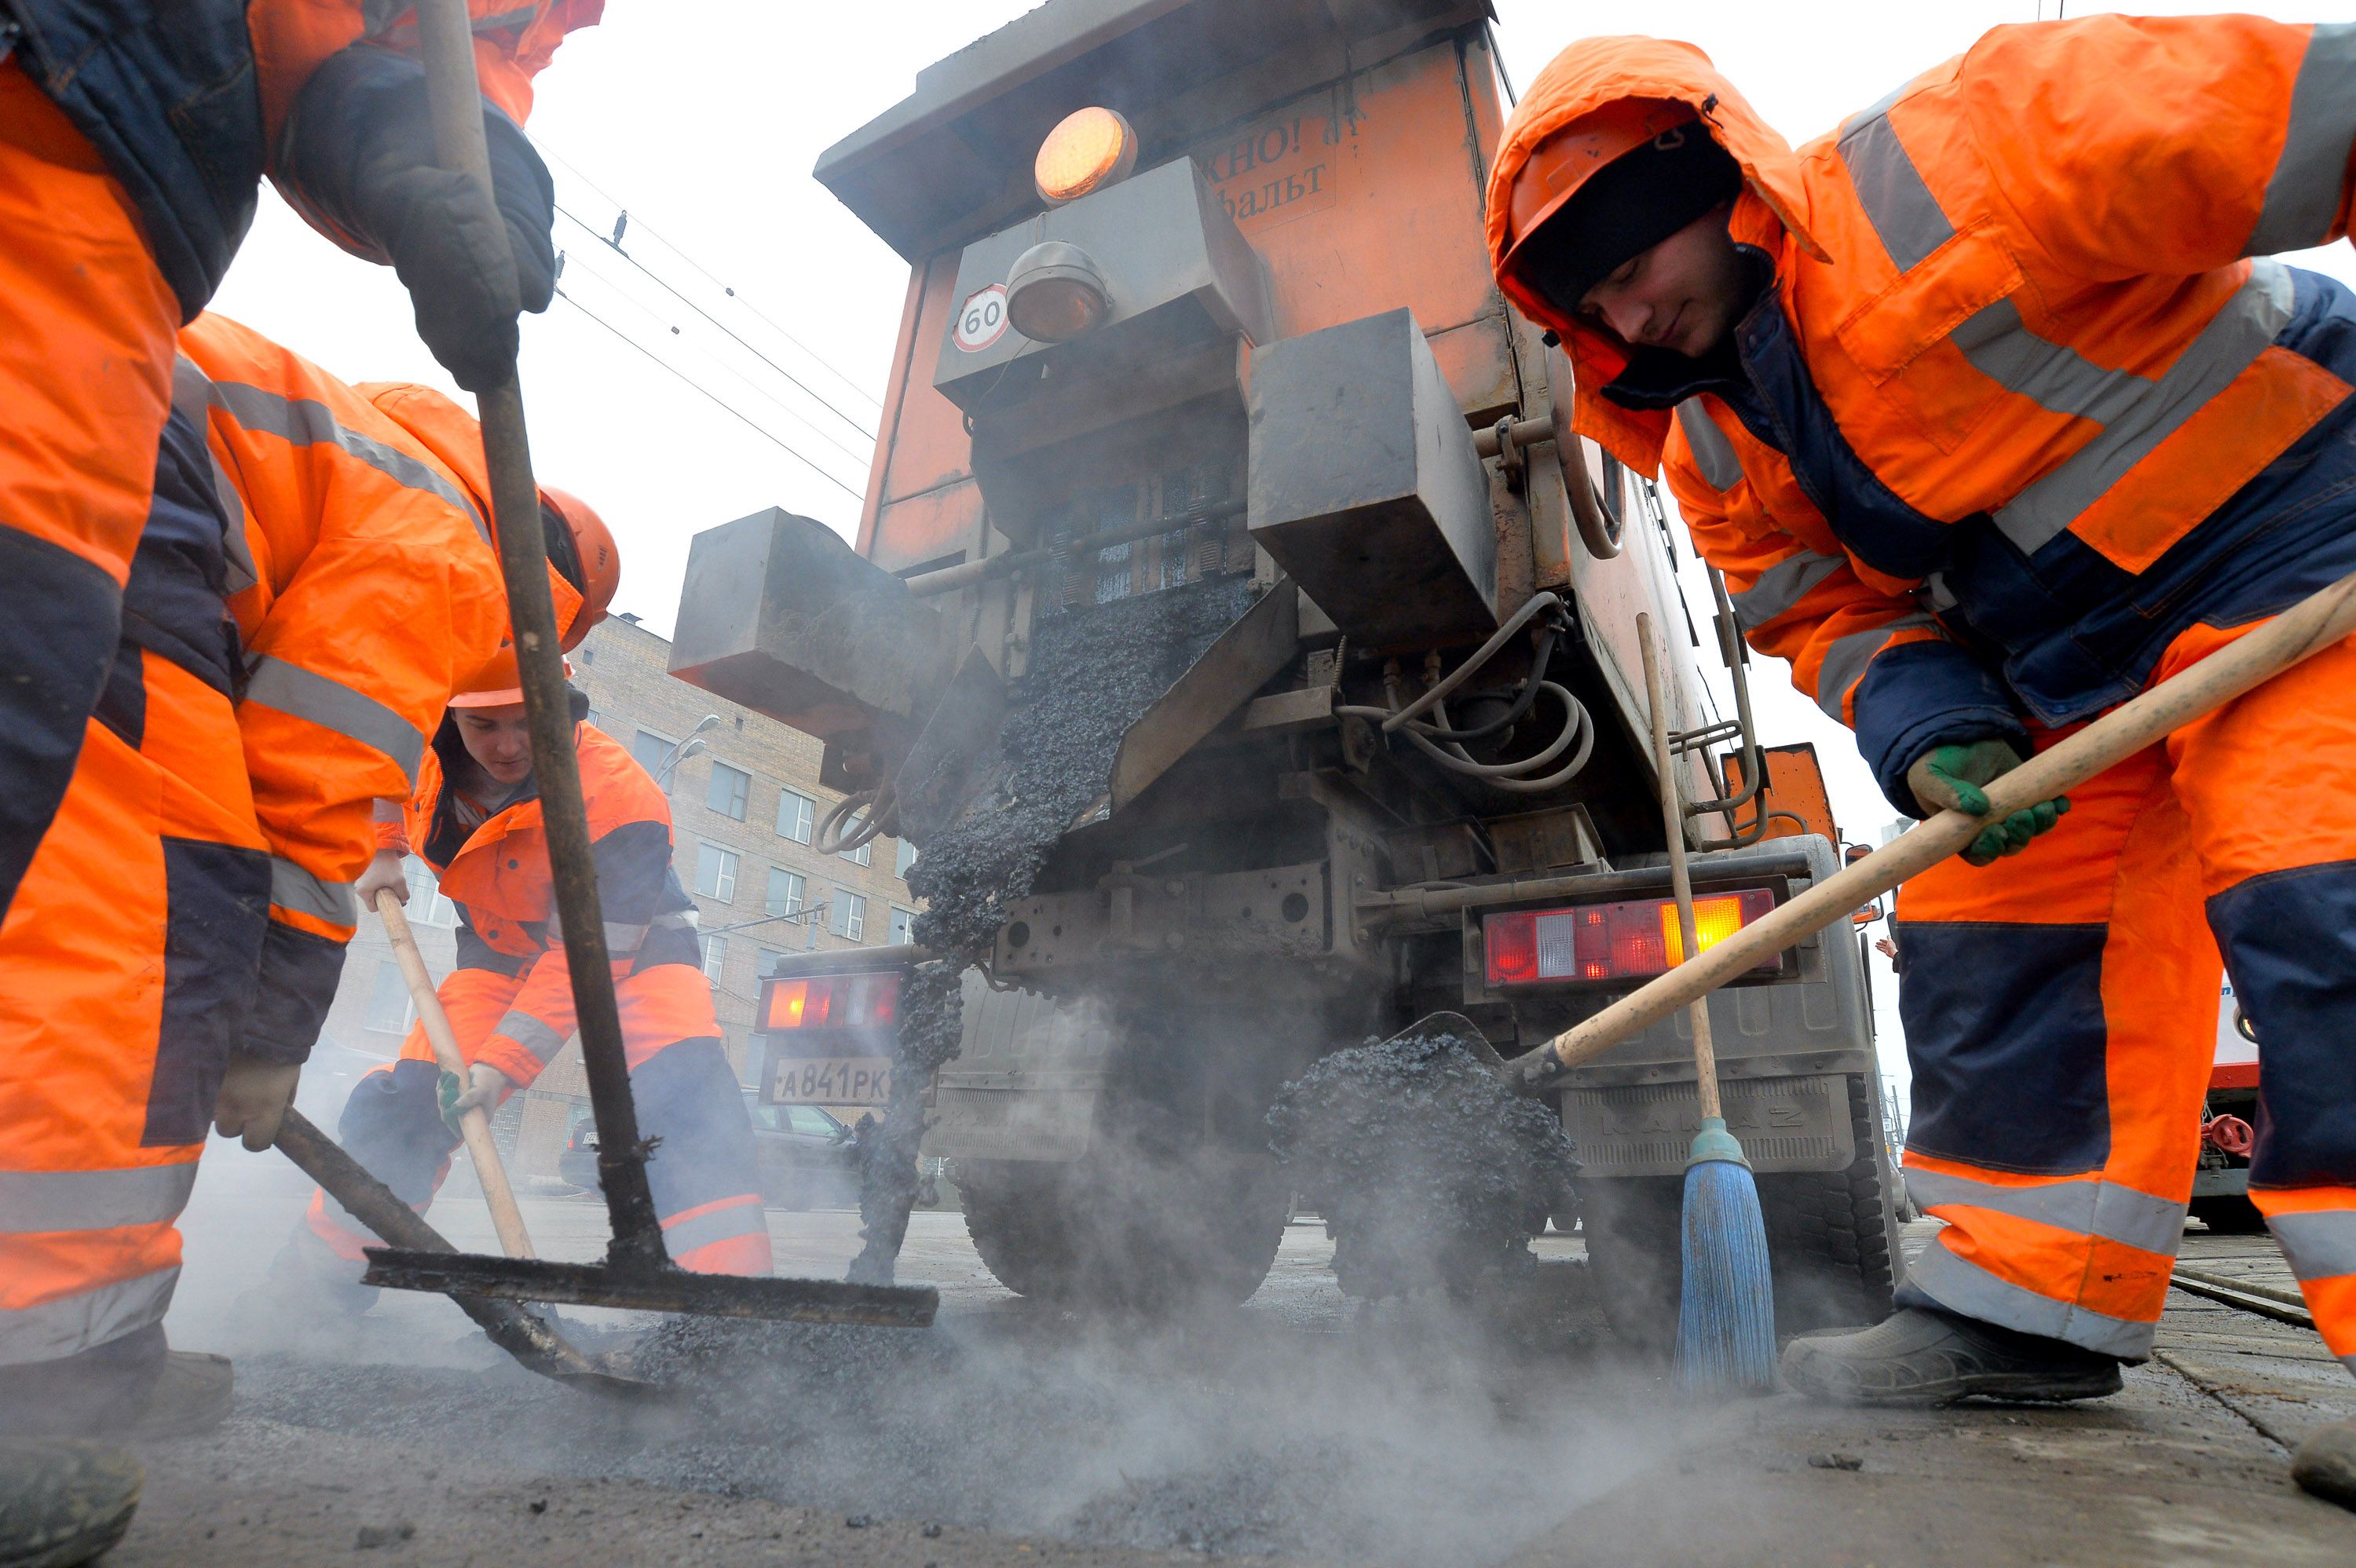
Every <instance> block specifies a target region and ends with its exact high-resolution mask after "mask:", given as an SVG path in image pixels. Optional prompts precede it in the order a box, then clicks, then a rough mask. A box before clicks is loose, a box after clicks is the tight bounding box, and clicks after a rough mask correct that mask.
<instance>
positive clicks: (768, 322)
mask: <svg viewBox="0 0 2356 1568" xmlns="http://www.w3.org/2000/svg"><path fill="white" fill-rule="evenodd" d="M536 145H538V146H539V148H540V150H541V152H543V153H546V154H547V155H549V156H551V157H552V158H554V159H555V160H556V161H557V162H558V163H560V164H562V165H564V166H565V167H566V168H567V169H569V170H571V171H572V173H573V177H574V178H575V179H578V180H579V181H580V182H581V183H582V184H583V185H584V186H586V187H589V188H590V189H591V190H592V191H594V192H595V193H596V194H597V195H598V196H599V197H601V198H603V199H604V200H605V203H606V205H608V206H610V207H611V208H613V209H614V210H615V212H616V214H617V215H618V217H617V219H616V223H615V230H616V231H615V233H614V235H613V236H612V237H611V238H610V239H609V240H607V243H609V244H612V245H613V246H614V248H615V249H616V250H617V251H618V250H620V249H621V243H620V230H621V229H622V228H624V227H625V226H627V225H633V224H635V226H636V227H637V228H638V229H642V230H644V231H645V232H646V233H647V234H648V236H649V237H651V238H652V239H653V240H655V242H656V243H657V244H659V245H660V246H662V248H663V249H664V250H666V251H669V252H670V253H671V254H672V255H674V256H677V257H678V258H679V259H680V261H684V262H686V263H687V264H688V266H689V267H691V268H692V269H693V270H694V271H695V272H699V273H701V275H702V276H703V277H704V278H705V279H706V280H707V281H708V282H710V283H711V284H712V286H713V287H714V288H716V289H718V290H719V291H720V292H721V293H724V294H726V295H727V296H728V297H729V298H730V299H732V300H734V301H735V302H736V304H738V305H740V306H742V307H743V308H744V310H745V311H747V312H749V313H750V314H751V315H752V316H753V317H754V319H755V320H756V321H758V322H760V323H761V324H762V325H764V326H766V327H767V328H768V329H769V330H770V331H772V332H774V333H776V335H777V336H780V337H782V338H784V339H785V340H786V341H787V342H788V343H790V344H792V345H793V346H794V347H796V348H798V349H800V350H801V351H802V352H803V353H804V354H807V355H809V357H810V359H811V360H812V361H813V362H814V363H816V364H817V365H818V366H819V368H822V369H823V370H825V371H826V373H827V374H828V375H830V376H832V377H833V378H834V379H836V380H838V381H840V382H841V383H842V384H843V385H844V386H845V387H847V388H849V389H851V393H852V394H853V395H854V396H856V397H857V398H858V399H859V400H860V401H862V402H863V403H867V404H869V405H871V406H872V407H873V409H874V410H875V411H876V412H877V413H879V414H880V413H882V412H883V404H882V403H881V402H878V401H877V400H876V399H875V398H874V396H873V394H872V393H870V392H869V391H868V390H867V389H865V388H864V387H862V386H861V385H860V384H859V383H858V382H857V381H856V380H854V379H851V377H850V376H848V375H846V374H844V373H843V372H842V371H841V370H840V369H838V368H836V367H835V366H834V364H833V363H832V362H831V361H830V360H829V359H828V358H827V357H825V356H824V355H822V354H820V353H819V351H818V350H817V349H815V348H812V347H810V346H809V344H807V343H804V342H803V341H802V340H801V339H800V338H798V337H796V336H794V335H793V334H792V333H790V332H788V331H787V330H786V329H785V327H784V326H782V325H779V324H778V323H777V322H776V321H774V320H772V319H771V318H770V316H769V315H768V314H767V313H766V312H765V311H763V310H762V309H761V308H760V307H759V306H757V305H755V304H754V303H753V302H752V301H751V300H749V299H747V298H745V297H744V295H743V294H740V293H737V292H736V289H735V286H734V284H732V283H728V282H726V281H725V280H723V278H721V277H720V275H719V274H717V273H716V272H712V269H711V268H709V267H707V266H705V265H704V264H703V263H702V262H701V261H697V260H696V259H695V258H694V257H693V256H691V255H690V254H689V253H688V252H687V251H685V250H683V249H682V248H681V247H680V245H679V243H678V242H677V241H676V240H672V239H671V238H670V237H669V235H667V234H665V233H664V232H663V231H662V230H661V229H657V228H656V227H655V226H654V225H653V224H651V223H648V222H646V221H645V220H643V219H632V218H631V217H630V209H629V207H628V205H627V204H626V203H625V202H624V201H623V200H622V199H621V198H620V197H617V196H616V195H615V194H614V193H613V192H612V191H609V190H607V189H606V188H605V187H603V186H601V185H599V184H598V183H597V182H596V181H595V180H593V179H591V178H590V177H589V176H588V175H587V174H585V173H584V172H583V170H582V167H581V165H578V164H576V163H574V162H573V160H572V159H571V158H568V157H566V156H565V155H563V154H562V153H560V152H558V151H557V150H556V149H555V148H553V147H552V146H549V145H548V144H546V143H544V142H542V143H536ZM566 216H568V217H570V216H571V215H570V214H567V215H566ZM574 221H575V222H578V221H579V219H574ZM584 227H585V225H584ZM592 232H593V233H594V232H595V230H594V229H593V230H592ZM625 254H626V252H625ZM649 275H650V276H651V274H649ZM740 341H741V340H740ZM746 347H751V346H750V345H749V344H748V345H746ZM756 352H757V350H756ZM810 395H811V396H812V397H816V396H817V395H818V394H817V393H815V392H813V393H811V394H810ZM861 433H862V434H868V433H869V432H864V431H862V432H861ZM871 439H872V436H871Z"/></svg>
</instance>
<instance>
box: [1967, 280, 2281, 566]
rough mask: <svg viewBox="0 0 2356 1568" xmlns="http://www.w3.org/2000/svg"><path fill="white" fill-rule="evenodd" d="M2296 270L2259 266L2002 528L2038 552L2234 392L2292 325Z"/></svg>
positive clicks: (2001, 512)
mask: <svg viewBox="0 0 2356 1568" xmlns="http://www.w3.org/2000/svg"><path fill="white" fill-rule="evenodd" d="M2290 310H2291V280H2290V271H2289V269H2288V268H2286V267H2285V266H2284V265H2283V264H2282V263H2281V262H2279V261H2254V262H2252V263H2251V267H2250V278H2249V281H2248V282H2247V283H2244V284H2243V285H2242V288H2241V290H2240V291H2239V292H2238V293H2235V294H2234V295H2233V298H2232V299H2230V300H2227V301H2226V302H2225V304H2224V307H2223V308H2222V309H2221V310H2220V311H2218V313H2217V315H2216V316H2215V318H2214V319H2212V320H2211V322H2210V323H2209V325H2206V326H2204V327H2202V328H2201V334H2200V336H2197V337H2195V338H2194V339H2193V340H2192V342H2191V343H2190V345H2189V346H2187V347H2186V348H2185V350H2184V352H2183V353H2182V354H2180V355H2179V356H2178V357H2177V360H2176V363H2175V364H2174V365H2172V366H2170V367H2169V368H2168V371H2167V373H2166V374H2164V375H2162V376H2161V377H2160V378H2159V379H2158V380H2156V381H2153V380H2146V379H2143V378H2140V377H2137V378H2134V379H2135V380H2136V381H2137V382H2140V383H2141V384H2140V387H2139V389H2138V390H2137V392H2136V397H2135V399H2134V400H2133V401H2132V402H2131V403H2129V404H2128V405H2127V406H2126V407H2125V408H2123V409H2119V410H2117V411H2115V413H2114V417H2113V418H2112V419H2111V420H2110V421H2109V422H2108V423H2107V424H2106V425H2105V427H2104V430H2103V432H2102V433H2101V434H2099V435H2097V436H2095V437H2094V440H2092V441H2090V442H2088V443H2086V444H2085V445H2084V446H2083V447H2080V448H2079V449H2078V450H2077V451H2076V452H2075V453H2072V455H2071V456H2070V458H2069V460H2068V461H2066V462H2064V463H2063V464H2061V466H2060V467H2058V468H2056V469H2054V470H2053V472H2051V474H2048V475H2045V477H2043V478H2042V479H2040V480H2038V481H2037V482H2036V483H2035V484H2033V485H2029V487H2028V488H2027V489H2025V490H2023V491H2022V492H2021V493H2020V494H2019V495H2018V496H2014V497H2013V498H2012V500H2011V501H2010V502H2009V503H2008V504H2007V505H2005V506H2003V507H1999V508H1997V512H1996V513H1995V517H1996V526H1997V528H2000V529H2002V530H2003V532H2004V536H2005V538H2007V539H2010V540H2011V541H2012V542H2013V543H2014V544H2015V545H2017V546H2019V548H2020V549H2021V551H2022V552H2023V553H2024V554H2034V553H2035V552H2036V551H2037V550H2038V549H2040V547H2042V546H2043V545H2045V544H2046V543H2047V542H2048V541H2050V540H2051V539H2052V538H2053V537H2054V536H2055V535H2057V534H2059V533H2061V531H2062V530H2063V529H2064V528H2068V527H2069V526H2070V525H2071V523H2072V522H2073V521H2075V520H2076V518H2077V517H2078V514H2079V513H2081V512H2083V511H2084V510H2085V509H2086V508H2087V507H2091V506H2093V505H2094V503H2095V502H2096V501H2098V500H2100V499H2101V498H2102V496H2104V493H2105V492H2107V491H2108V490H2109V489H2110V488H2111V487H2112V486H2113V485H2116V484H2117V483H2118V482H2119V480H2120V479H2121V478H2122V477H2124V476H2125V475H2126V472H2127V471H2128V470H2129V469H2131V468H2133V467H2134V466H2135V465H2136V464H2138V463H2140V462H2142V461H2143V460H2144V459H2145V458H2146V457H2147V456H2149V455H2150V454H2151V453H2152V451H2153V449H2154V448H2156V447H2158V445H2159V443H2161V442H2163V441H2166V440H2167V439H2168V438H2169V436H2170V435H2173V434H2174V433H2175V432H2176V431H2177V429H2178V428H2179V426H2181V425H2182V424H2183V423H2184V421H2186V420H2188V419H2190V418H2191V417H2192V416H2193V415H2194V414H2196V413H2198V412H2199V411H2201V409H2202V408H2203V407H2205V406H2206V405H2207V404H2208V402H2209V400H2211V399H2212V398H2214V397H2216V396H2217V394H2218V393H2220V392H2222V391H2223V390H2224V389H2226V388H2227V387H2228V386H2231V385H2232V384H2233V378H2234V377H2236V376H2239V375H2240V374H2241V373H2242V372H2243V371H2244V370H2246V369H2248V368H2249V367H2250V363H2251V361H2253V360H2254V359H2255V358H2257V357H2258V356H2259V355H2260V354H2263V353H2264V352H2265V349H2266V347H2267V346H2268V345H2269V344H2271V343H2273V342H2274V340H2275V334H2276V333H2278V332H2280V331H2281V330H2282V328H2283V324H2284V323H2286V322H2287V321H2288V320H2289V319H2290ZM2065 412H2066V410H2065Z"/></svg>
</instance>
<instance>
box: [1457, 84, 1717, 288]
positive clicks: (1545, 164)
mask: <svg viewBox="0 0 2356 1568" xmlns="http://www.w3.org/2000/svg"><path fill="white" fill-rule="evenodd" d="M1697 118H1698V116H1697V115H1696V114H1695V112H1694V107H1693V105H1692V104H1690V103H1679V102H1676V101H1671V100H1667V99H1652V98H1622V99H1618V100H1615V101H1612V102H1610V103H1607V104H1605V105H1604V106H1603V107H1602V108H1601V109H1598V110H1596V111H1595V112H1592V113H1590V114H1582V115H1580V117H1579V118H1578V119H1576V120H1573V121H1572V122H1571V123H1569V124H1568V125H1565V126H1564V127H1563V128H1562V129H1561V130H1559V131H1557V132H1556V133H1554V134H1553V135H1551V136H1548V137H1547V139H1546V140H1545V141H1543V142H1541V143H1539V144H1538V145H1537V150H1535V151H1534V152H1532V153H1531V154H1530V155H1529V157H1528V158H1527V159H1526V161H1525V162H1524V163H1523V165H1522V166H1521V168H1520V169H1519V170H1518V171H1517V172H1516V173H1515V176H1514V183H1513V187H1512V191H1511V195H1510V197H1509V213H1508V216H1509V219H1510V222H1511V229H1510V231H1511V233H1512V236H1513V239H1512V242H1511V243H1510V244H1508V245H1507V246H1506V248H1505V257H1504V259H1503V260H1502V261H1499V262H1498V263H1497V275H1498V276H1499V277H1501V278H1502V277H1507V276H1510V275H1512V274H1513V272H1515V265H1516V263H1517V261H1521V260H1522V259H1523V245H1524V242H1525V241H1526V240H1528V239H1529V237H1530V236H1531V235H1533V234H1536V233H1537V231H1538V230H1539V229H1543V228H1545V227H1546V223H1547V219H1550V218H1552V217H1553V216H1554V215H1555V214H1556V213H1558V212H1560V211H1561V210H1562V209H1563V207H1564V205H1565V204H1566V203H1568V202H1569V200H1570V198H1571V197H1574V196H1577V195H1578V194H1579V189H1580V187H1581V186H1583V185H1585V184H1586V183H1587V182H1588V179H1589V178H1590V176H1593V175H1594V174H1595V172H1596V171H1597V170H1599V169H1601V168H1602V167H1603V166H1604V165H1607V164H1609V163H1611V162H1612V160H1613V159H1615V158H1618V157H1620V156H1622V155H1624V154H1628V153H1633V152H1634V151H1635V150H1636V149H1637V148H1638V147H1641V146H1643V145H1644V144H1645V143H1647V142H1650V141H1652V140H1654V139H1655V137H1658V136H1664V135H1666V134H1667V133H1670V132H1672V131H1675V130H1676V128H1677V127H1678V126H1680V125H1685V124H1688V123H1691V122H1692V121H1694V120H1695V119H1697Z"/></svg>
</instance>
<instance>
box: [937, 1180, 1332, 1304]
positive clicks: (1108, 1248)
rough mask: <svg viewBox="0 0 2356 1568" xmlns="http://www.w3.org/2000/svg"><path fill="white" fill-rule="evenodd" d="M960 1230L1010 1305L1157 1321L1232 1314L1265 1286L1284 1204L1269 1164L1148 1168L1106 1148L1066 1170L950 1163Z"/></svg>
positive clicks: (1279, 1182)
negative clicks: (1195, 1312) (959, 1199)
mask: <svg viewBox="0 0 2356 1568" xmlns="http://www.w3.org/2000/svg"><path fill="white" fill-rule="evenodd" d="M949 1179H950V1180H952V1181H953V1182H955V1183H956V1185H957V1187H958V1190H959V1191H960V1192H961V1193H962V1194H963V1195H964V1200H965V1227H966V1233H967V1234H968V1235H969V1236H971V1237H972V1238H973V1244H974V1249H975V1250H976V1251H977V1252H979V1253H980V1254H981V1261H982V1263H983V1264H984V1265H985V1266H987V1267H988V1268H989V1270H990V1272H991V1274H992V1275H995V1276H996V1277H997V1279H998V1282H999V1283H1000V1284H1001V1285H1004V1286H1006V1288H1007V1289H1009V1290H1011V1291H1013V1292H1014V1293H1015V1294H1016V1295H1017V1296H1026V1297H1029V1298H1030V1299H1032V1300H1034V1301H1040V1302H1044V1303H1048V1304H1051V1305H1055V1306H1058V1307H1070V1308H1073V1309H1076V1310H1084V1311H1130V1312H1143V1313H1148V1314H1151V1315H1155V1316H1162V1315H1168V1314H1173V1313H1176V1312H1180V1311H1183V1310H1185V1309H1187V1308H1190V1307H1233V1306H1236V1305H1237V1304H1238V1303H1240V1302H1243V1301H1245V1300H1247V1299H1248V1298H1249V1297H1250V1296H1251V1294H1252V1293H1253V1292H1254V1291H1256V1290H1258V1288H1259V1285H1260V1282H1261V1281H1262V1280H1264V1279H1266V1278H1267V1277H1268V1271H1269V1267H1270V1266H1271V1265H1272V1264H1274V1263H1275V1261H1276V1249H1277V1246H1278V1244H1279V1243H1281V1242H1282V1241H1283V1239H1284V1219H1285V1210H1286V1207H1287V1204H1288V1201H1289V1199H1290V1194H1289V1192H1288V1191H1287V1189H1286V1184H1285V1183H1284V1182H1283V1180H1281V1179H1280V1178H1279V1176H1278V1173H1277V1171H1276V1168H1275V1166H1274V1162H1273V1161H1269V1160H1266V1159H1258V1158H1254V1157H1248V1156H1241V1155H1237V1154H1235V1153H1232V1152H1228V1151H1222V1150H1207V1151H1197V1152H1196V1153H1194V1155H1192V1156H1190V1157H1185V1158H1183V1159H1176V1160H1167V1161H1164V1160H1154V1159H1151V1158H1148V1157H1142V1156H1141V1155H1140V1154H1139V1153H1138V1152H1137V1151H1135V1150H1132V1149H1122V1148H1109V1149H1108V1148H1106V1147H1103V1146H1101V1145H1099V1147H1098V1148H1097V1149H1095V1150H1092V1151H1091V1152H1090V1153H1089V1154H1088V1155H1087V1156H1084V1157H1082V1158H1080V1159H1078V1160H1076V1161H1074V1162H1072V1163H1070V1164H1050V1163H1046V1162H1042V1161H1032V1160H995V1159H991V1160H958V1161H957V1162H956V1163H955V1165H954V1167H953V1168H952V1169H951V1170H950V1172H949Z"/></svg>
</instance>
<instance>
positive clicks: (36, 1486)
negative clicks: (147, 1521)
mask: <svg viewBox="0 0 2356 1568" xmlns="http://www.w3.org/2000/svg"><path fill="white" fill-rule="evenodd" d="M144 1479H145V1475H144V1474H143V1472H142V1471H141V1470H140V1468H139V1461H138V1460H136V1459H134V1458H133V1457H132V1456H130V1455H129V1454H128V1453H126V1452H124V1451H123V1449H120V1448H113V1447H109V1446H108V1445H105V1444H102V1443H84V1442H80V1441H78V1440H76V1439H74V1438H70V1437H0V1568H73V1565H74V1564H76V1563H89V1562H91V1561H93V1560H94V1559H96V1558H98V1557H101V1556H102V1555H104V1554H105V1553H106V1552H108V1551H109V1550H110V1549H111V1548H112V1546H113V1545H114V1543H115V1542H116V1541H121V1540H122V1539H123V1531H126V1530H129V1529H130V1528H131V1515H132V1513H133V1511H134V1509H137V1508H138V1507H139V1484H140V1482H141V1481H142V1480H144Z"/></svg>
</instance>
